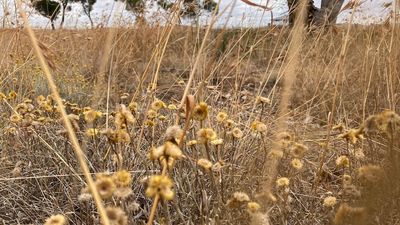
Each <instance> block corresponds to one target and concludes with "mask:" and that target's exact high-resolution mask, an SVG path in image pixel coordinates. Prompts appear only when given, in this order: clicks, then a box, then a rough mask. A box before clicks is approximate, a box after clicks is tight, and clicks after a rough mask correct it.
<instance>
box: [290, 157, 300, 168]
mask: <svg viewBox="0 0 400 225" xmlns="http://www.w3.org/2000/svg"><path fill="white" fill-rule="evenodd" d="M290 164H292V167H293V168H295V169H296V170H301V168H303V162H302V161H301V160H300V159H292V162H291V163H290Z"/></svg>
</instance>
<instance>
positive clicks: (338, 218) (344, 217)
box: [333, 203, 366, 225]
mask: <svg viewBox="0 0 400 225" xmlns="http://www.w3.org/2000/svg"><path fill="white" fill-rule="evenodd" d="M365 219H366V210H365V208H364V207H351V206H349V205H348V204H347V203H342V204H341V205H340V207H339V209H338V210H337V212H336V214H335V218H334V219H333V223H334V224H335V225H342V224H365V222H366V221H365ZM355 222H356V223H355Z"/></svg>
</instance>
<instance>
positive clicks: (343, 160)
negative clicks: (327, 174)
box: [336, 155, 350, 167]
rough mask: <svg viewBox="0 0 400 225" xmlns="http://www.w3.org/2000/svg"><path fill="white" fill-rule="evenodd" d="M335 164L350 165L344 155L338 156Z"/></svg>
mask: <svg viewBox="0 0 400 225" xmlns="http://www.w3.org/2000/svg"><path fill="white" fill-rule="evenodd" d="M336 165H337V166H339V167H349V166H350V160H349V158H348V157H347V156H345V155H342V156H339V157H338V158H337V159H336Z"/></svg>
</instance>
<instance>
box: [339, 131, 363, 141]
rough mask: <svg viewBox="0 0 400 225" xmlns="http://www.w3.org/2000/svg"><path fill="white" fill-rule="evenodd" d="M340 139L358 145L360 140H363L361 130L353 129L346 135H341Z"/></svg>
mask: <svg viewBox="0 0 400 225" xmlns="http://www.w3.org/2000/svg"><path fill="white" fill-rule="evenodd" d="M339 137H340V138H344V139H346V141H348V142H350V143H352V144H356V143H357V141H358V140H359V139H362V137H363V136H362V133H361V129H351V130H349V131H347V132H346V133H344V134H341V135H339Z"/></svg>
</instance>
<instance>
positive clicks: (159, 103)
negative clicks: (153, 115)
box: [150, 99, 165, 111]
mask: <svg viewBox="0 0 400 225" xmlns="http://www.w3.org/2000/svg"><path fill="white" fill-rule="evenodd" d="M150 108H151V109H152V110H154V111H158V110H160V109H162V108H165V103H164V102H163V101H161V100H158V99H156V100H155V101H154V102H152V103H151V105H150Z"/></svg>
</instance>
